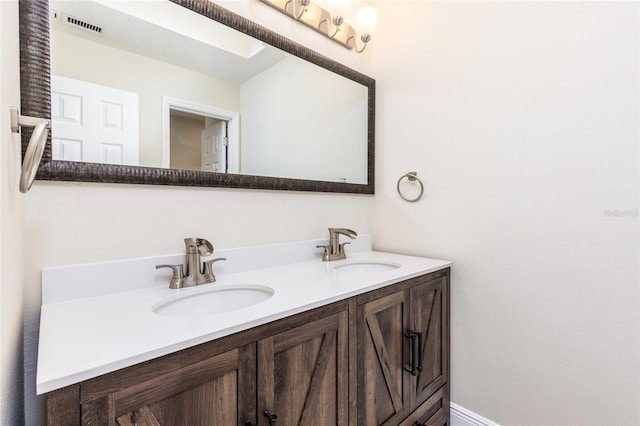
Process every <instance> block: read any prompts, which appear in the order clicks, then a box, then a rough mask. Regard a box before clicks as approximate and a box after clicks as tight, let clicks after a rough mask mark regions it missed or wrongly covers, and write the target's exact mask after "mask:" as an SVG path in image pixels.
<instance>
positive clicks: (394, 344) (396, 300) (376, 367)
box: [357, 291, 408, 426]
mask: <svg viewBox="0 0 640 426" xmlns="http://www.w3.org/2000/svg"><path fill="white" fill-rule="evenodd" d="M405 295H406V293H405V292H404V291H398V292H396V293H392V294H390V295H388V296H383V297H380V298H377V299H374V300H371V301H369V302H367V303H364V304H362V305H359V306H358V307H357V334H358V424H360V425H366V426H372V425H394V426H395V425H397V424H398V423H399V420H400V419H402V417H403V416H404V412H405V407H406V405H407V395H406V389H405V388H406V385H405V380H406V379H405V374H404V366H405V363H406V361H407V360H406V359H405V355H404V354H403V352H404V351H403V347H404V346H405V345H406V342H405V340H406V337H405V329H406V326H405V325H406V324H407V316H408V309H407V306H408V305H407V300H406V296H405Z"/></svg>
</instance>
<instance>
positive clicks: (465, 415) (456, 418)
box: [450, 402, 500, 426]
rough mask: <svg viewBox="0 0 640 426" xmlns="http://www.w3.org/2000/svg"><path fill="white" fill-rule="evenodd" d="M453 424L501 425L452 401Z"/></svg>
mask: <svg viewBox="0 0 640 426" xmlns="http://www.w3.org/2000/svg"><path fill="white" fill-rule="evenodd" d="M450 419H451V426H500V425H499V424H498V423H496V422H492V421H491V420H489V419H486V418H484V417H482V416H481V415H479V414H477V413H474V412H473V411H471V410H467V409H466V408H464V407H461V406H459V405H458V404H455V403H453V402H452V403H451V418H450Z"/></svg>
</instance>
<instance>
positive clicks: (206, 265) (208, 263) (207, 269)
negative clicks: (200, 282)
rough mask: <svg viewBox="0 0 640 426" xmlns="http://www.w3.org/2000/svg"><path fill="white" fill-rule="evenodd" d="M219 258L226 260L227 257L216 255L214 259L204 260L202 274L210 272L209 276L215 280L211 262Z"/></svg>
mask: <svg viewBox="0 0 640 426" xmlns="http://www.w3.org/2000/svg"><path fill="white" fill-rule="evenodd" d="M219 260H227V258H226V257H217V258H215V259H211V260H206V261H205V262H204V270H203V271H202V273H203V274H204V275H208V274H211V276H212V277H213V281H215V280H216V276H215V275H213V263H214V262H217V261H219Z"/></svg>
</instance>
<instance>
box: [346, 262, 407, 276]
mask: <svg viewBox="0 0 640 426" xmlns="http://www.w3.org/2000/svg"><path fill="white" fill-rule="evenodd" d="M399 267H400V264H399V263H396V262H391V261H389V260H378V259H366V260H351V261H348V262H346V263H342V264H340V265H336V266H334V269H337V270H338V271H341V272H342V271H345V272H346V271H349V272H358V273H362V272H384V271H390V270H393V269H398V268H399Z"/></svg>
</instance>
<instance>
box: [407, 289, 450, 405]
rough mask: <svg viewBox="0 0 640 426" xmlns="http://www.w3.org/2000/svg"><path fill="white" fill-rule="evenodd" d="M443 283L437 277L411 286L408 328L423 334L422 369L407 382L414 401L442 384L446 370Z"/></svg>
mask: <svg viewBox="0 0 640 426" xmlns="http://www.w3.org/2000/svg"><path fill="white" fill-rule="evenodd" d="M446 283H447V280H446V278H440V279H436V280H432V281H428V282H426V283H424V284H420V285H418V286H415V287H413V288H412V289H411V303H412V305H411V307H412V315H411V329H412V331H415V332H418V333H421V334H422V347H421V348H420V357H421V358H422V369H421V371H419V372H418V374H417V375H416V376H411V382H410V383H411V387H412V399H413V401H414V402H415V403H417V404H419V403H421V402H422V401H424V400H426V399H427V398H428V397H429V396H431V395H432V394H433V393H434V392H435V391H436V390H438V389H439V388H440V387H441V386H443V385H444V384H445V383H446V379H447V377H448V374H449V371H448V370H449V363H448V352H447V348H448V339H449V336H448V329H447V321H446V318H447V317H448V311H447V303H448V302H447V298H448V286H447V285H446Z"/></svg>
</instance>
